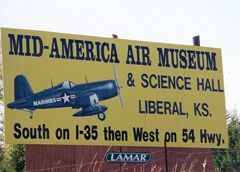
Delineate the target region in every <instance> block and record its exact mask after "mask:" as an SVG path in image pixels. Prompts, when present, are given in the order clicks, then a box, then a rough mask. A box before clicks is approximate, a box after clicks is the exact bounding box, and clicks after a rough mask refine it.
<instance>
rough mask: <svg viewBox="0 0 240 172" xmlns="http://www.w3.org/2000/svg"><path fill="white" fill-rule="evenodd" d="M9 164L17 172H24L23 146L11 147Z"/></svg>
mask: <svg viewBox="0 0 240 172" xmlns="http://www.w3.org/2000/svg"><path fill="white" fill-rule="evenodd" d="M10 156H11V164H12V166H13V168H14V169H15V170H16V171H17V172H23V171H25V170H24V168H25V145H16V144H14V145H13V146H12V150H11V152H10Z"/></svg>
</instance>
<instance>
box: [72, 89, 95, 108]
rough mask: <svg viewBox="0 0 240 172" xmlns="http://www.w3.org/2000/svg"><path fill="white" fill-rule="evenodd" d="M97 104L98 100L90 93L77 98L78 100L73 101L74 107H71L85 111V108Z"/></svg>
mask: <svg viewBox="0 0 240 172" xmlns="http://www.w3.org/2000/svg"><path fill="white" fill-rule="evenodd" d="M98 103H99V99H98V96H97V94H96V93H94V92H90V93H86V94H83V95H81V96H79V97H78V99H77V100H76V101H75V103H74V105H73V106H72V108H76V109H79V108H83V109H86V108H88V107H91V106H93V105H96V104H98Z"/></svg>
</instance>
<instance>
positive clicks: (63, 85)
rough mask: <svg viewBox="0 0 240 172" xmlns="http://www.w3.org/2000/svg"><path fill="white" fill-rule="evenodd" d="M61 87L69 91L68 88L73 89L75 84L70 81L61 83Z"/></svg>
mask: <svg viewBox="0 0 240 172" xmlns="http://www.w3.org/2000/svg"><path fill="white" fill-rule="evenodd" d="M62 87H63V88H64V89H70V88H73V87H75V84H74V83H72V82H71V81H63V82H62Z"/></svg>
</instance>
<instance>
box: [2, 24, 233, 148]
mask: <svg viewBox="0 0 240 172" xmlns="http://www.w3.org/2000/svg"><path fill="white" fill-rule="evenodd" d="M1 38H2V40H1V42H2V58H3V79H4V106H5V107H4V110H5V142H6V143H9V144H11V143H14V144H62V145H113V146H148V147H163V146H164V140H166V143H167V146H168V147H199V148H227V147H228V136H227V127H226V115H225V113H226V112H225V99H224V83H223V71H222V59H221V50H220V49H216V48H205V47H196V46H185V45H173V44H162V43H150V42H142V41H130V40H121V39H110V38H100V37H90V36H81V35H71V34H61V33H52V32H42V31H30V30H19V29H6V28H2V29H1Z"/></svg>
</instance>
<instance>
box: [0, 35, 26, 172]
mask: <svg viewBox="0 0 240 172" xmlns="http://www.w3.org/2000/svg"><path fill="white" fill-rule="evenodd" d="M0 40H1V37H0ZM2 76H3V73H2V52H1V41H0V171H1V172H15V171H16V172H22V171H24V168H25V145H6V144H5V143H4V118H3V80H2V78H3V77H2Z"/></svg>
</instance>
